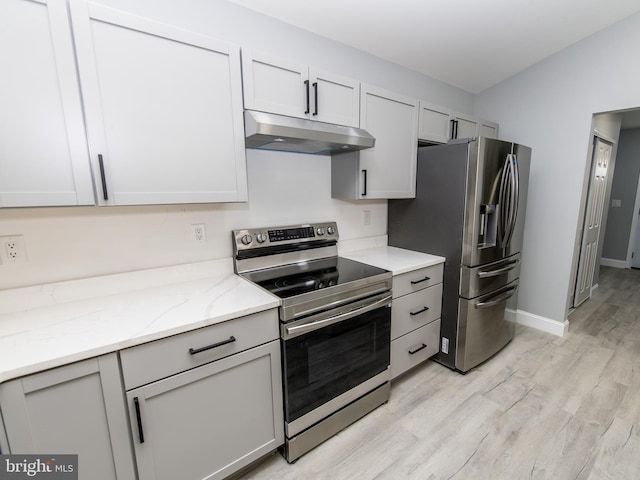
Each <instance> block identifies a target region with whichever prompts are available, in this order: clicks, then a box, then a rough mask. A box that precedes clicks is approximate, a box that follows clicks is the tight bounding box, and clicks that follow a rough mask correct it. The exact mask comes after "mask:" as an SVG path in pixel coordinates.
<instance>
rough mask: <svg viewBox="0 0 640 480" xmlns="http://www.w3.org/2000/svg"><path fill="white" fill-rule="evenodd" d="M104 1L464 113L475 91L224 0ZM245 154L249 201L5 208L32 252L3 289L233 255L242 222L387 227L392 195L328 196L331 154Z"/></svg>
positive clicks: (366, 233)
mask: <svg viewBox="0 0 640 480" xmlns="http://www.w3.org/2000/svg"><path fill="white" fill-rule="evenodd" d="M99 1H100V3H103V4H105V5H107V6H112V7H114V8H119V9H121V10H126V11H130V12H131V13H134V14H139V15H142V16H146V17H149V18H153V19H155V20H158V21H162V22H164V23H170V24H172V25H175V26H178V27H181V28H185V29H188V30H191V31H195V32H199V33H202V34H206V35H209V36H212V37H216V38H220V39H223V40H227V41H230V42H233V43H236V44H238V45H240V46H243V47H250V48H256V49H261V50H265V51H269V52H272V53H275V54H278V55H281V56H283V57H285V58H291V59H293V60H298V61H301V62H305V63H308V64H310V65H312V66H315V67H318V68H322V69H325V70H329V71H333V72H336V73H340V74H342V75H345V76H351V77H353V78H356V79H359V80H361V81H364V82H367V83H370V84H373V85H378V86H380V87H383V88H387V89H390V90H394V91H397V92H399V93H402V94H405V95H409V96H414V97H416V98H422V99H425V100H428V101H431V102H433V103H437V104H441V105H444V106H447V107H450V108H454V109H456V110H458V111H461V112H466V113H471V111H472V109H473V95H472V94H470V93H469V92H465V91H463V90H460V89H459V88H456V87H453V86H451V85H447V84H445V83H443V82H440V81H438V80H435V79H432V78H428V77H424V76H422V75H420V74H418V73H416V72H413V71H410V70H407V69H404V68H401V67H398V66H397V65H394V64H391V63H389V62H387V61H384V60H381V59H379V58H376V57H373V56H371V55H369V54H365V53H363V52H360V51H358V50H355V49H353V48H349V47H346V46H344V45H342V44H339V43H337V42H334V41H332V40H328V39H326V38H323V37H320V36H317V35H314V34H311V33H308V32H305V31H303V30H301V29H298V28H296V27H292V26H289V25H286V24H284V23H282V22H279V21H276V20H274V19H271V18H268V17H266V16H263V15H260V14H257V13H255V12H252V11H250V10H247V9H245V8H243V7H240V6H238V5H235V4H232V3H228V2H226V1H224V0H163V1H158V0H99ZM0 115H1V112H0ZM247 163H248V177H249V202H248V203H245V204H215V205H174V206H148V207H115V208H97V207H69V208H29V209H4V210H0V235H14V234H23V235H24V238H25V242H26V249H27V255H28V259H29V262H28V263H26V264H16V265H2V266H0V289H7V288H14V287H19V286H26V285H38V284H42V283H47V282H54V281H60V280H67V279H74V278H83V277H89V276H96V275H104V274H109V273H116V272H124V271H129V270H139V269H145V268H153V267H158V266H165V265H174V264H180V263H186V262H197V261H204V260H210V259H217V258H226V257H229V256H231V230H232V229H235V228H243V227H260V226H269V225H283V224H290V223H300V222H304V221H327V220H335V221H337V222H338V228H339V231H340V235H341V239H358V238H366V237H375V236H379V235H385V234H386V228H387V227H386V223H387V203H386V201H384V200H380V201H361V202H347V201H340V200H333V199H331V191H330V185H331V184H330V172H331V168H330V164H331V161H330V157H327V156H322V157H314V156H309V155H300V154H286V153H275V152H257V151H254V150H248V151H247ZM364 210H369V212H370V217H371V224H370V225H368V226H365V225H364V222H363V217H364V214H363V211H364ZM193 223H204V224H205V225H206V233H207V242H206V243H205V244H204V245H199V244H196V243H195V242H193V241H192V240H191V239H190V237H189V235H190V225H191V224H193Z"/></svg>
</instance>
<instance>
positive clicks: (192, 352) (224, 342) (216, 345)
mask: <svg viewBox="0 0 640 480" xmlns="http://www.w3.org/2000/svg"><path fill="white" fill-rule="evenodd" d="M235 341H236V337H234V336H233V335H232V336H230V337H229V338H228V339H227V340H223V341H221V342H218V343H212V344H211V345H207V346H206V347H202V348H190V349H189V353H190V354H191V355H195V354H196V353H200V352H204V351H206V350H211V349H212V348H216V347H221V346H222V345H226V344H228V343H233V342H235Z"/></svg>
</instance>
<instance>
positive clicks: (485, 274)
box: [478, 259, 520, 278]
mask: <svg viewBox="0 0 640 480" xmlns="http://www.w3.org/2000/svg"><path fill="white" fill-rule="evenodd" d="M518 265H520V260H519V259H518V260H513V261H512V262H509V263H508V264H507V266H505V267H502V268H497V269H495V270H480V271H478V278H489V277H497V276H498V275H502V274H503V273H506V272H510V271H511V270H513V269H515V268H516V267H517V266H518Z"/></svg>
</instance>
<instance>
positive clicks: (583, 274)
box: [573, 137, 613, 307]
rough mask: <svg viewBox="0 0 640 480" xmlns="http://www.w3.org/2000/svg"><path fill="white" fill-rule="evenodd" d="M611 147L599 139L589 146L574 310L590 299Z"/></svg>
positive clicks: (596, 138)
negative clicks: (586, 189) (587, 191)
mask: <svg viewBox="0 0 640 480" xmlns="http://www.w3.org/2000/svg"><path fill="white" fill-rule="evenodd" d="M612 151H613V145H612V144H611V143H609V142H607V141H605V140H603V139H601V138H599V137H595V140H594V145H593V161H592V164H591V181H590V183H589V193H588V197H587V209H586V212H585V219H584V230H583V234H582V246H581V247H580V262H579V264H578V274H577V276H576V277H577V278H576V290H575V295H574V299H573V306H574V307H577V306H578V305H580V304H581V303H582V302H584V301H585V300H587V299H588V298H589V297H590V296H591V286H592V283H593V273H594V271H595V268H596V260H597V258H596V257H597V256H598V238H599V236H600V222H601V220H602V210H603V208H604V198H605V194H606V189H607V172H608V170H609V161H610V160H611V152H612Z"/></svg>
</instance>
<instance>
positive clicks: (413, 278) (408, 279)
mask: <svg viewBox="0 0 640 480" xmlns="http://www.w3.org/2000/svg"><path fill="white" fill-rule="evenodd" d="M443 270H444V263H439V264H437V265H432V266H430V267H426V268H421V269H419V270H414V271H412V272H407V273H403V274H401V275H396V276H395V277H393V298H396V297H401V296H402V295H406V294H407V293H411V292H417V291H418V290H422V289H423V288H427V287H430V286H432V285H435V284H436V283H441V282H442V272H443Z"/></svg>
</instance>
